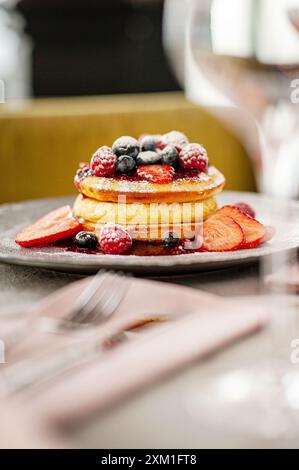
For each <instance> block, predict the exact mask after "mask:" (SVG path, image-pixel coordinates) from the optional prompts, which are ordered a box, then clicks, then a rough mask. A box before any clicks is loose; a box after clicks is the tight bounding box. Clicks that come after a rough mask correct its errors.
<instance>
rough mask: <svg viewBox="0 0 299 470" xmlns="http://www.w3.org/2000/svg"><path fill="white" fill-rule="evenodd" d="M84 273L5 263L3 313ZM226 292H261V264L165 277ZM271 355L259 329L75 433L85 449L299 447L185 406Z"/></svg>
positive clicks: (0, 289)
mask: <svg viewBox="0 0 299 470" xmlns="http://www.w3.org/2000/svg"><path fill="white" fill-rule="evenodd" d="M80 277H81V276H79V275H74V274H64V273H58V272H53V271H46V270H39V269H34V268H24V267H20V266H9V265H0V314H8V313H9V312H19V313H22V311H24V310H25V309H26V308H27V307H28V308H29V307H31V306H32V304H33V303H34V302H37V301H39V300H40V299H41V298H43V297H44V296H46V295H48V294H50V293H52V292H53V291H55V290H56V289H59V288H60V287H63V286H65V285H66V284H68V283H70V282H72V281H75V280H77V279H80ZM160 279H162V280H163V279H164V280H165V281H166V282H173V283H177V284H183V285H188V286H191V287H194V288H198V289H202V290H204V291H207V292H211V293H214V294H218V295H223V296H248V295H256V294H259V292H260V285H259V275H258V267H257V266H256V265H254V266H246V267H240V268H234V269H229V270H224V271H218V272H210V273H200V274H196V275H190V276H184V277H173V278H160ZM268 353H269V342H268V333H267V332H266V331H264V332H262V333H258V334H256V335H254V336H251V337H250V338H247V339H245V340H243V341H241V342H239V343H237V344H234V345H232V346H230V347H229V348H227V349H226V350H224V351H221V353H219V354H216V355H214V356H213V357H211V358H209V359H206V360H205V361H199V362H198V363H195V364H193V365H192V366H190V367H188V368H187V369H186V370H185V371H182V372H180V373H178V374H176V375H175V376H173V377H171V378H170V379H167V380H165V381H164V382H163V383H159V384H156V385H154V386H152V387H151V388H149V389H147V390H146V391H144V392H142V393H139V394H137V395H135V396H134V397H131V398H130V400H127V401H126V402H124V403H121V404H120V405H118V406H117V407H114V408H113V409H111V410H107V411H106V413H105V414H102V415H99V416H95V417H94V418H93V419H92V421H88V422H87V423H84V424H82V425H81V426H80V428H79V429H77V430H75V431H73V432H72V436H71V437H72V438H73V439H74V440H75V442H76V444H77V445H78V446H80V447H82V446H83V447H96V448H106V449H113V448H217V447H218V448H219V447H220V448H226V447H231V448H237V447H241V448H242V447H256V448H258V447H263V448H264V447H274V448H275V447H278V446H279V447H291V446H292V447H296V446H298V443H297V442H296V441H283V440H281V439H278V440H277V441H269V442H268V441H264V440H261V439H257V438H252V437H249V436H246V437H245V436H241V435H237V436H236V435H229V434H228V432H227V430H223V429H216V428H213V427H212V426H210V427H209V426H204V424H203V423H200V422H199V421H198V420H197V419H196V418H195V417H194V416H192V415H191V414H190V413H189V412H188V411H187V408H186V406H185V403H186V399H187V396H188V394H189V393H191V392H192V393H193V392H194V393H196V390H197V389H200V386H201V384H202V383H204V381H205V380H206V379H207V378H208V377H211V376H217V375H218V374H219V373H221V372H224V371H227V370H233V369H234V368H239V367H243V366H245V365H247V364H253V363H255V362H258V361H260V360H261V359H264V358H265V357H266V355H267V354H268Z"/></svg>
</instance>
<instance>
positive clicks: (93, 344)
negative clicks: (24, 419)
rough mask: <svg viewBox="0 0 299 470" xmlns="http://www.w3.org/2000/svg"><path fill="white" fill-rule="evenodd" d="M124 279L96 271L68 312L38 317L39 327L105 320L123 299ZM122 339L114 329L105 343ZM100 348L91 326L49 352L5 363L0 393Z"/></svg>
mask: <svg viewBox="0 0 299 470" xmlns="http://www.w3.org/2000/svg"><path fill="white" fill-rule="evenodd" d="M126 280H127V279H126V278H125V277H124V275H123V274H122V273H120V274H117V275H116V274H115V273H111V272H110V273H107V272H104V271H101V272H99V273H98V274H97V275H96V276H95V277H94V279H93V281H92V282H91V283H90V284H89V285H88V286H87V287H86V289H84V291H83V292H82V293H81V295H80V296H79V297H78V300H77V301H76V302H75V304H74V307H73V309H72V311H71V313H70V314H68V315H67V316H66V317H64V318H62V319H49V318H47V319H39V320H38V321H39V322H41V324H42V323H43V322H44V324H43V325H42V329H44V328H45V330H46V331H47V332H49V331H55V332H58V331H64V332H65V331H66V330H69V329H74V328H77V329H79V331H80V329H81V328H82V327H83V326H87V325H88V326H90V327H91V326H96V325H98V324H99V323H101V322H103V321H106V320H107V319H108V318H110V317H111V316H112V315H113V313H114V312H115V310H116V309H117V307H118V306H119V305H120V303H121V301H122V300H123V297H124V295H125V292H126V288H127V282H126ZM107 283H108V285H107ZM99 292H100V295H98V294H99ZM123 339H125V334H124V333H123V332H122V331H116V332H115V333H114V334H113V335H112V336H111V337H110V338H109V343H110V344H111V343H112V344H113V343H116V342H120V341H121V340H123ZM101 351H103V348H102V347H101V345H99V342H98V339H97V334H96V332H94V331H93V330H92V329H91V333H90V334H89V335H88V336H85V337H84V338H83V339H82V340H81V341H79V342H77V343H76V344H73V345H70V346H68V347H66V348H60V349H59V350H58V351H57V350H55V351H54V352H50V353H49V354H48V355H46V357H45V358H43V357H42V358H30V359H25V360H23V361H19V362H18V363H17V364H14V365H12V366H7V367H5V368H4V369H3V371H2V374H1V375H0V377H1V383H0V387H1V388H0V393H1V395H2V396H7V395H12V394H15V393H18V392H20V391H22V390H24V389H28V388H30V387H35V386H37V385H39V384H41V383H43V382H44V381H48V380H51V379H53V378H55V377H56V376H58V375H60V374H61V373H62V372H67V371H69V370H70V369H72V368H73V367H76V366H78V365H79V364H81V363H83V362H86V361H89V360H91V359H93V358H94V357H95V356H96V355H97V354H99V352H101Z"/></svg>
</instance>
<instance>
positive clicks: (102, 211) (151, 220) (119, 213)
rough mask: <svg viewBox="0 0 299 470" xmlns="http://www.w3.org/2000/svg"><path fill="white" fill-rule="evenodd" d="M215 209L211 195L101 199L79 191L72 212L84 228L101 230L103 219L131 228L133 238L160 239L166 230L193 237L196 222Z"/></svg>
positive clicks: (184, 236) (103, 223) (209, 214)
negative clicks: (179, 199)
mask: <svg viewBox="0 0 299 470" xmlns="http://www.w3.org/2000/svg"><path fill="white" fill-rule="evenodd" d="M216 210H217V203H216V200H215V198H214V197H210V198H208V199H205V200H204V201H197V202H192V203H170V204H167V203H161V204H158V203H151V204H143V203H134V204H117V203H113V202H100V201H96V200H95V199H90V198H86V197H83V196H82V195H79V196H78V197H77V199H76V201H75V204H74V208H73V213H74V215H75V216H76V217H78V218H79V219H81V220H82V222H83V226H84V229H85V230H88V231H95V230H97V231H100V230H101V228H102V227H104V225H105V224H106V223H109V222H110V223H117V224H120V225H122V226H124V227H126V228H127V230H130V232H131V235H132V238H133V239H134V240H146V241H157V240H161V239H162V237H163V234H165V232H167V231H173V232H175V233H177V235H178V236H179V237H180V238H192V236H193V235H194V230H195V227H196V225H198V224H200V223H201V222H202V221H203V220H206V219H207V218H208V217H210V216H211V215H212V214H213V213H214V212H215V211H216Z"/></svg>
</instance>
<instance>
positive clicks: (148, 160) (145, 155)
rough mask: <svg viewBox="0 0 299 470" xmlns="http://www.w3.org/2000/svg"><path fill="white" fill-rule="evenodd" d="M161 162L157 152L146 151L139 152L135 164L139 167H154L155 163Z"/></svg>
mask: <svg viewBox="0 0 299 470" xmlns="http://www.w3.org/2000/svg"><path fill="white" fill-rule="evenodd" d="M160 162H161V156H160V155H159V154H158V153H157V152H153V151H150V150H148V151H146V152H140V154H139V155H138V157H137V158H136V163H137V165H138V166H141V165H156V164H157V163H160Z"/></svg>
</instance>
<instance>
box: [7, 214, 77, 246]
mask: <svg viewBox="0 0 299 470" xmlns="http://www.w3.org/2000/svg"><path fill="white" fill-rule="evenodd" d="M81 230H82V225H81V224H80V222H78V220H77V219H75V217H73V214H72V209H71V207H70V206H63V207H60V208H59V209H55V210H54V211H52V212H49V214H47V215H45V216H43V217H42V218H41V219H39V220H37V221H36V222H35V223H34V224H32V225H30V226H29V227H26V228H24V229H23V230H22V231H21V232H20V233H18V235H17V236H16V243H18V245H21V246H24V247H33V246H46V245H49V243H53V242H56V241H58V240H65V239H67V238H70V237H72V236H73V235H75V234H76V233H78V232H80V231H81Z"/></svg>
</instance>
